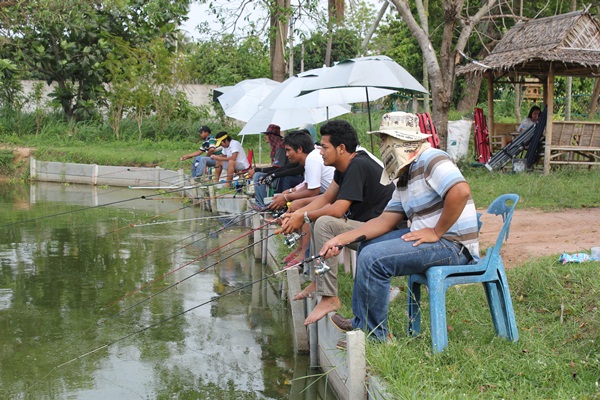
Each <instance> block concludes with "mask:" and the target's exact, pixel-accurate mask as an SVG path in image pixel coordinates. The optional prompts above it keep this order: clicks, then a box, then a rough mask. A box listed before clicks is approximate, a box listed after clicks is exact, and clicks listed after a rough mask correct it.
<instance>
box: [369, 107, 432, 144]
mask: <svg viewBox="0 0 600 400" xmlns="http://www.w3.org/2000/svg"><path fill="white" fill-rule="evenodd" d="M367 133H370V134H376V135H378V136H379V137H381V135H382V134H383V135H389V136H392V137H395V138H396V139H399V140H402V141H405V142H418V141H421V140H425V139H427V138H428V137H430V136H431V135H429V134H425V133H421V129H420V128H419V117H418V116H417V115H416V114H411V113H407V112H404V111H393V112H390V113H387V114H384V115H383V117H381V124H380V125H379V129H378V130H376V131H371V132H367Z"/></svg>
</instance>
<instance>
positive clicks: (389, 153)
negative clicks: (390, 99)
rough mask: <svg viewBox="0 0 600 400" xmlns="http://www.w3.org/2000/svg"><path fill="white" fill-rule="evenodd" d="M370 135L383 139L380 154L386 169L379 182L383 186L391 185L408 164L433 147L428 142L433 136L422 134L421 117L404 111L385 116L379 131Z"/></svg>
mask: <svg viewBox="0 0 600 400" xmlns="http://www.w3.org/2000/svg"><path fill="white" fill-rule="evenodd" d="M369 133H371V134H376V135H378V136H379V137H380V138H381V144H380V152H381V159H382V161H383V166H384V167H383V172H382V173H381V179H380V181H379V182H380V183H381V184H382V185H388V184H389V183H391V182H392V181H393V180H394V179H396V178H397V177H398V175H399V174H400V172H401V171H402V170H403V169H404V168H405V167H406V166H407V165H408V164H410V163H412V162H413V161H414V160H416V159H417V157H418V156H419V155H420V154H421V153H422V152H423V151H425V150H426V149H428V148H429V147H431V146H430V144H429V142H427V138H428V137H429V136H431V135H427V134H424V133H421V130H420V128H419V117H418V116H416V115H415V114H410V113H406V112H403V111H394V112H391V113H387V114H384V116H383V117H382V119H381V125H380V126H379V129H378V130H376V131H372V132H369Z"/></svg>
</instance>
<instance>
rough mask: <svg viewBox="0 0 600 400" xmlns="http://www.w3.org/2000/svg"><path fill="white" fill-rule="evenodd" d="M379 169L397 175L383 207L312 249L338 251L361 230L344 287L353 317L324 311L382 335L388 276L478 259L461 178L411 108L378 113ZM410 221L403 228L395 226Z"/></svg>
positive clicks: (473, 216) (346, 325)
mask: <svg viewBox="0 0 600 400" xmlns="http://www.w3.org/2000/svg"><path fill="white" fill-rule="evenodd" d="M370 133H376V134H378V135H379V136H380V137H381V139H382V144H381V154H382V158H383V160H384V161H385V171H384V173H383V174H382V175H381V182H382V183H387V182H391V181H392V180H394V179H397V178H398V183H397V187H396V190H395V191H394V195H393V197H392V199H391V200H390V202H389V203H388V205H387V206H386V208H385V211H384V212H383V213H382V214H381V215H380V216H379V217H377V218H375V219H372V220H370V221H368V222H367V223H365V224H363V225H362V226H359V227H357V228H356V229H354V230H351V231H348V232H344V233H341V234H339V235H338V236H336V237H334V238H332V239H331V240H329V241H328V242H327V243H325V244H324V245H323V247H322V248H321V250H320V253H319V254H321V255H323V256H324V257H332V256H335V255H337V254H338V253H339V249H338V247H337V246H338V245H341V244H345V243H348V241H352V240H355V239H356V238H357V237H361V236H363V235H364V237H366V239H367V241H366V242H363V243H362V244H361V246H360V248H359V252H358V257H357V266H356V278H355V279H354V291H353V293H352V312H353V313H354V318H352V319H351V320H348V319H345V318H343V317H342V316H340V315H338V314H334V315H333V316H332V317H331V320H332V322H333V323H334V324H335V325H336V326H337V327H338V328H340V329H341V330H351V329H354V328H358V329H363V330H364V331H365V332H368V333H369V334H370V335H371V336H370V337H371V338H373V339H375V340H381V341H384V340H387V338H388V329H387V318H388V306H389V296H385V295H382V293H388V292H389V288H390V278H391V277H392V276H401V275H411V274H416V273H424V272H425V271H426V270H427V269H428V268H429V267H432V266H436V265H464V264H468V263H470V262H476V261H477V260H478V259H479V242H478V226H477V210H476V209H475V204H474V203H473V199H472V198H471V192H470V188H469V185H468V183H467V182H466V181H465V179H464V177H463V175H462V174H461V172H460V170H459V169H458V167H457V166H456V165H455V164H454V163H453V162H452V160H451V159H450V157H449V156H448V154H446V153H445V152H443V151H441V150H438V149H434V148H431V146H430V145H429V143H428V142H427V136H428V135H423V134H422V133H420V130H419V125H418V118H417V116H416V115H414V114H407V113H403V112H393V113H389V114H386V115H384V117H383V120H382V123H381V126H380V128H379V130H378V131H375V132H370ZM406 220H408V221H410V228H408V227H407V228H402V229H397V227H398V226H399V225H400V224H401V223H403V222H405V221H406Z"/></svg>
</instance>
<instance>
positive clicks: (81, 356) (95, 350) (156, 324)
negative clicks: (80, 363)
mask: <svg viewBox="0 0 600 400" xmlns="http://www.w3.org/2000/svg"><path fill="white" fill-rule="evenodd" d="M365 239H366V236H364V235H362V236H359V237H357V238H356V239H355V240H353V241H352V242H349V243H346V244H345V245H338V246H337V247H338V248H339V249H341V248H342V247H344V246H348V245H350V244H354V243H359V242H362V241H364V240H365ZM317 258H323V256H321V255H315V256H312V257H309V258H307V259H304V260H302V261H300V262H299V263H297V264H293V265H290V266H288V267H285V268H283V269H281V270H279V271H275V272H274V273H272V274H269V275H267V276H264V277H262V278H260V279H257V280H255V281H252V282H249V283H247V284H245V285H243V286H241V287H239V288H236V289H233V290H230V291H229V292H227V293H223V294H222V295H219V296H215V297H212V298H211V299H210V300H207V301H205V302H203V303H200V304H197V305H195V306H194V307H191V308H188V309H186V310H183V311H180V312H178V313H176V314H174V315H171V316H170V317H167V318H164V319H162V320H160V321H157V322H155V323H153V324H150V325H147V326H145V327H143V328H141V329H138V330H137V331H134V332H131V333H129V334H127V335H125V336H121V337H120V338H118V339H115V340H113V341H112V342H108V343H106V344H104V345H102V346H99V347H96V348H95V349H93V350H90V351H88V352H87V353H84V354H81V355H79V356H77V357H75V358H72V359H70V360H68V361H66V362H64V363H62V364H60V365H58V366H56V367H54V368H53V369H52V371H50V372H49V374H50V373H52V372H53V371H55V370H56V369H58V368H61V367H64V366H65V365H67V364H70V363H72V362H75V361H77V360H80V359H82V358H84V357H87V356H89V355H92V354H94V353H97V352H99V351H100V350H103V349H106V348H108V347H110V346H113V345H115V344H116V343H119V342H121V341H123V340H126V339H129V338H130V337H132V336H135V335H137V334H140V333H142V332H145V331H147V330H149V329H152V328H155V327H157V326H158V325H162V324H164V323H166V322H168V321H171V320H173V319H175V318H177V317H180V316H182V315H184V314H187V313H188V312H190V311H194V310H196V309H197V308H200V307H202V306H205V305H207V304H210V303H213V302H215V301H217V300H220V299H222V298H223V297H225V296H229V295H231V294H234V293H238V292H240V291H242V290H244V289H246V288H249V287H251V286H253V285H255V284H257V283H260V282H262V281H265V280H267V279H270V278H272V277H274V276H276V275H279V274H281V273H282V272H285V271H287V270H291V269H292V268H298V266H299V265H302V264H303V263H305V262H310V261H312V260H314V259H317ZM327 268H329V267H327ZM328 271H329V269H326V270H324V271H323V273H322V274H325V273H327V272H328Z"/></svg>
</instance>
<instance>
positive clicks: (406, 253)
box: [352, 228, 471, 341]
mask: <svg viewBox="0 0 600 400" xmlns="http://www.w3.org/2000/svg"><path fill="white" fill-rule="evenodd" d="M407 232H409V229H408V228H406V229H401V230H396V231H392V232H389V233H386V234H385V235H382V236H380V237H378V238H375V239H372V240H369V241H366V242H364V243H362V244H361V245H360V246H359V248H358V255H357V259H356V260H357V261H356V262H357V266H356V277H355V279H354V292H353V293H352V312H353V313H354V318H353V319H352V326H353V327H354V328H359V329H362V330H364V331H365V332H366V333H367V334H371V335H373V336H372V338H373V339H376V340H382V341H383V340H386V339H387V337H388V329H387V319H388V306H389V293H390V279H391V277H392V276H403V275H411V274H415V273H423V272H425V271H426V270H427V269H428V268H429V267H433V266H436V265H465V264H468V263H469V262H470V261H471V258H470V255H468V251H467V249H466V248H465V249H464V250H463V246H462V244H460V243H456V242H451V241H449V240H446V239H440V240H439V241H437V242H435V243H421V244H420V245H418V246H417V247H414V246H413V243H414V242H405V241H404V240H402V239H400V237H401V236H402V235H404V234H405V233H407ZM392 241H393V242H392Z"/></svg>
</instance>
